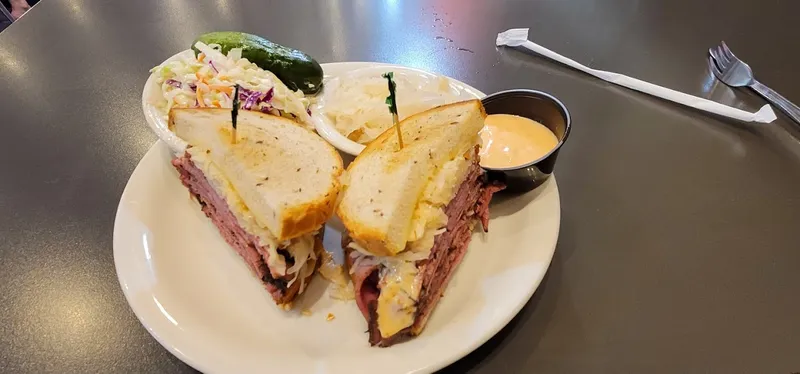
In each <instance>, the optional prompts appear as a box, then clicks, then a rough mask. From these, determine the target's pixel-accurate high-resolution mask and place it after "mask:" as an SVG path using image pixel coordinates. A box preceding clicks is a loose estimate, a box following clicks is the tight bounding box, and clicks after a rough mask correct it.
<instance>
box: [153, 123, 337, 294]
mask: <svg viewBox="0 0 800 374" xmlns="http://www.w3.org/2000/svg"><path fill="white" fill-rule="evenodd" d="M169 127H170V129H171V130H172V131H174V132H175V134H177V135H178V137H180V138H182V139H183V140H185V141H186V142H187V143H188V147H187V149H186V152H185V153H184V154H183V156H182V157H179V158H176V159H174V160H173V161H172V164H173V165H174V166H175V168H176V169H177V170H178V172H179V173H180V180H181V182H182V183H183V184H184V185H185V186H186V187H187V188H188V189H189V192H190V194H191V195H192V196H194V197H195V198H196V200H197V202H198V203H199V204H200V208H201V209H202V211H203V212H204V213H205V215H206V216H207V217H208V218H209V219H211V222H213V223H214V225H215V226H216V227H217V229H219V232H220V234H221V235H222V237H223V238H224V239H225V241H226V242H227V243H228V244H229V245H230V246H231V247H233V249H234V250H236V252H238V253H239V254H240V255H241V257H242V258H243V259H244V261H245V262H246V263H247V265H248V266H249V267H250V269H251V270H252V272H253V273H254V274H255V276H256V277H257V278H258V279H259V280H260V281H261V282H262V283H263V285H264V287H265V288H266V289H267V291H268V292H269V293H270V294H271V295H272V298H273V299H274V300H275V302H276V303H277V304H278V305H282V306H284V307H288V306H291V303H292V301H293V300H294V299H295V297H296V296H297V295H299V294H301V293H302V292H303V291H304V290H305V288H306V286H307V285H308V283H309V281H310V280H311V277H312V275H313V274H314V272H315V270H316V269H317V268H318V267H319V264H320V262H321V261H319V259H320V254H321V251H322V250H323V248H322V233H323V231H324V230H322V227H323V225H324V224H325V221H326V220H327V219H328V218H329V217H330V216H331V215H332V214H333V210H334V205H335V203H336V199H337V195H338V193H339V189H340V184H339V176H340V175H341V173H342V159H341V157H340V156H339V154H338V152H336V150H335V149H334V148H333V147H331V146H330V145H329V144H328V143H326V142H325V141H324V140H323V139H322V138H320V137H319V136H317V135H316V134H314V133H312V132H311V131H309V130H307V129H305V128H303V127H301V126H300V125H298V124H297V123H295V122H293V121H291V120H289V119H286V118H282V117H277V116H272V115H269V114H264V113H260V112H253V111H240V112H239V115H238V120H237V131H236V140H235V142H234V141H233V133H232V127H231V111H230V109H177V108H176V109H172V110H171V111H170V114H169Z"/></svg>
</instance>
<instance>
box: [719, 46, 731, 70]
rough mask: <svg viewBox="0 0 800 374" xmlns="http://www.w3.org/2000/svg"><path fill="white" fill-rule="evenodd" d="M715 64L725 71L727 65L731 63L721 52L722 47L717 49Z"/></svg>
mask: <svg viewBox="0 0 800 374" xmlns="http://www.w3.org/2000/svg"><path fill="white" fill-rule="evenodd" d="M717 56H718V58H717V63H718V64H720V65H719V66H720V67H721V68H722V69H726V68H727V67H728V65H730V63H731V62H732V61H731V59H730V58H729V57H728V55H726V54H725V52H724V51H723V50H722V47H717Z"/></svg>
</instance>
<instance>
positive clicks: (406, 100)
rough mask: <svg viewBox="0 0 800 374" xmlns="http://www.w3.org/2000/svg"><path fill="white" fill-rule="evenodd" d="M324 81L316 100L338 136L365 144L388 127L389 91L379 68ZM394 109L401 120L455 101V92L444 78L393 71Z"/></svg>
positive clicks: (389, 121)
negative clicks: (323, 87)
mask: <svg viewBox="0 0 800 374" xmlns="http://www.w3.org/2000/svg"><path fill="white" fill-rule="evenodd" d="M367 69H369V70H366V69H365V70H364V71H363V72H359V71H358V70H356V71H354V72H352V73H351V74H349V75H346V76H342V77H340V78H338V79H333V80H331V81H330V82H328V83H326V86H325V92H324V93H323V94H324V96H323V97H322V98H321V99H320V100H319V101H318V104H319V105H320V109H321V112H322V114H323V115H325V116H326V117H327V118H328V119H329V120H330V121H331V123H332V124H333V126H334V127H335V128H336V130H337V131H339V132H340V133H341V134H342V135H344V136H346V137H347V138H349V139H350V140H352V141H355V142H358V143H361V144H367V143H369V142H371V141H373V140H375V138H377V137H378V135H380V134H381V133H383V132H384V131H386V129H388V128H389V127H391V126H392V124H393V122H392V115H391V114H390V113H389V111H388V110H387V109H386V102H385V100H386V96H387V95H388V94H389V92H388V89H387V87H386V79H384V78H383V77H381V74H382V73H383V71H377V70H375V69H371V68H367ZM394 81H395V83H396V85H397V91H396V93H397V112H398V116H399V118H400V119H401V120H402V119H403V118H406V117H408V116H410V115H412V114H415V113H419V112H421V111H424V110H427V109H430V108H433V107H435V106H438V105H442V104H447V103H452V102H456V101H458V100H459V95H458V92H457V91H456V90H455V89H454V88H452V87H451V86H450V82H449V80H448V78H445V77H433V78H431V77H428V76H419V75H416V74H409V73H406V72H395V74H394Z"/></svg>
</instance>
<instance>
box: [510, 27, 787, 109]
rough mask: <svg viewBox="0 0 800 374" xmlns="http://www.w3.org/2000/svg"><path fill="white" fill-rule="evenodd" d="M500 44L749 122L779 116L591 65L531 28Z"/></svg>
mask: <svg viewBox="0 0 800 374" xmlns="http://www.w3.org/2000/svg"><path fill="white" fill-rule="evenodd" d="M496 44H497V45H498V46H503V45H505V46H509V47H522V48H525V49H528V50H530V51H532V52H535V53H538V54H540V55H542V56H545V57H547V58H550V59H553V60H555V61H558V62H560V63H562V64H564V65H567V66H569V67H571V68H573V69H576V70H580V71H582V72H584V73H586V74H590V75H593V76H595V77H597V78H600V79H602V80H604V81H607V82H610V83H614V84H616V85H620V86H623V87H627V88H630V89H632V90H636V91H639V92H644V93H646V94H648V95H653V96H656V97H660V98H662V99H666V100H669V101H674V102H676V103H679V104H683V105H686V106H688V107H692V108H695V109H699V110H702V111H706V112H710V113H714V114H717V115H720V116H724V117H729V118H734V119H738V120H740V121H745V122H762V123H770V122H772V121H774V120H775V119H776V118H777V117H776V116H775V112H773V111H772V107H770V106H769V105H764V106H763V107H761V109H759V110H758V111H757V112H755V113H750V112H748V111H744V110H741V109H737V108H733V107H730V106H727V105H723V104H720V103H717V102H714V101H711V100H707V99H703V98H701V97H697V96H692V95H689V94H685V93H683V92H678V91H675V90H671V89H669V88H666V87H661V86H658V85H655V84H652V83H648V82H645V81H642V80H639V79H636V78H631V77H629V76H626V75H622V74H617V73H612V72H610V71H604V70H596V69H592V68H589V67H587V66H585V65H581V64H579V63H577V62H575V61H574V60H572V59H569V58H567V57H564V56H562V55H560V54H558V53H555V52H553V51H551V50H549V49H547V48H545V47H542V46H540V45H538V44H536V43H534V42H532V41H530V40H528V29H510V30H508V31H504V32H501V33H499V34H497V42H496Z"/></svg>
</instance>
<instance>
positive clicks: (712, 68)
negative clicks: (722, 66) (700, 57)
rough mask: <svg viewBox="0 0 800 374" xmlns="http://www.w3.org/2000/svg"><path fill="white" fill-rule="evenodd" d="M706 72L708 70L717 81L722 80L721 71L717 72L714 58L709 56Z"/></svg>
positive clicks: (717, 68)
mask: <svg viewBox="0 0 800 374" xmlns="http://www.w3.org/2000/svg"><path fill="white" fill-rule="evenodd" d="M708 70H710V71H711V73H713V74H714V76H715V77H717V79H722V71H720V70H719V67H718V66H717V64H715V63H714V58H713V57H711V56H708Z"/></svg>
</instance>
